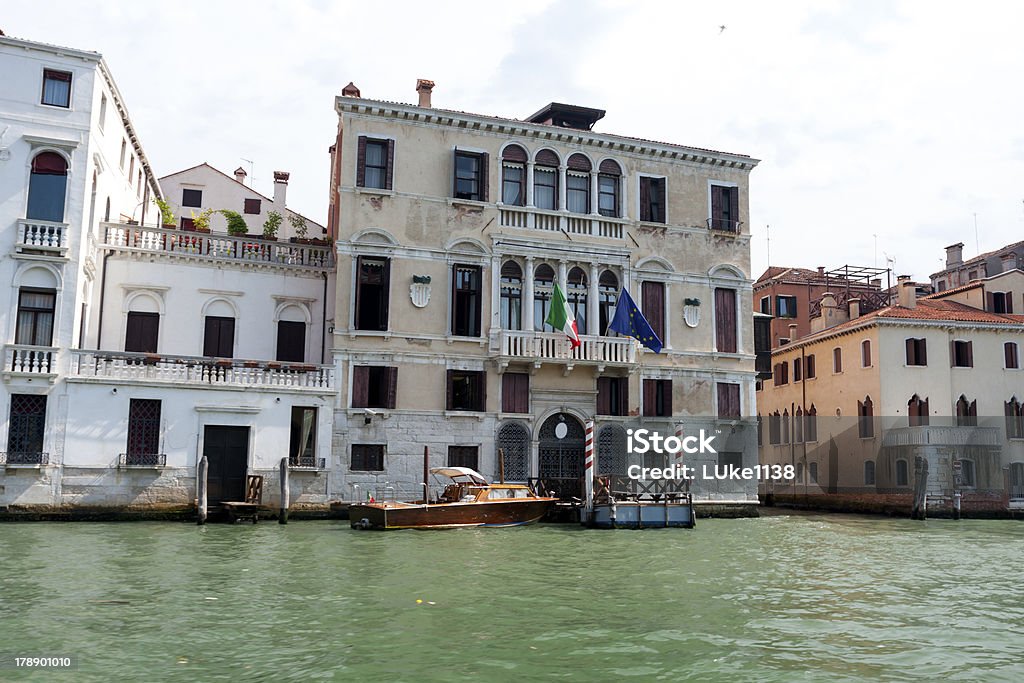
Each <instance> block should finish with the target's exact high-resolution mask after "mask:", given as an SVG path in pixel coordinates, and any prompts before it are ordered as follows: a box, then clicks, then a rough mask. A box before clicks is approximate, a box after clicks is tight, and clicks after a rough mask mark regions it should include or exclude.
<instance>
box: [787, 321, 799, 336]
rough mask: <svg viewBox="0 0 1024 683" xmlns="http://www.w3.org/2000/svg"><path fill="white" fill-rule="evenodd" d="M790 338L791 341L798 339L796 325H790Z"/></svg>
mask: <svg viewBox="0 0 1024 683" xmlns="http://www.w3.org/2000/svg"><path fill="white" fill-rule="evenodd" d="M789 338H790V339H791V340H795V339H797V338H798V337H797V335H796V323H790V324H789Z"/></svg>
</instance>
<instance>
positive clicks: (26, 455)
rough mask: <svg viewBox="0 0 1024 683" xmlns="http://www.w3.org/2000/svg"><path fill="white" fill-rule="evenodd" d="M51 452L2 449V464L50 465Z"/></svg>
mask: <svg viewBox="0 0 1024 683" xmlns="http://www.w3.org/2000/svg"><path fill="white" fill-rule="evenodd" d="M49 464H50V454H49V453H39V452H28V451H8V452H3V451H0V465H49Z"/></svg>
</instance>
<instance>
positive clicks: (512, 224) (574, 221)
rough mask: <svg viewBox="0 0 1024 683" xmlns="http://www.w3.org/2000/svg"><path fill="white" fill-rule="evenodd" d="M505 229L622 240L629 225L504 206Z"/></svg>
mask: <svg viewBox="0 0 1024 683" xmlns="http://www.w3.org/2000/svg"><path fill="white" fill-rule="evenodd" d="M498 213H499V214H500V219H501V225H502V226H503V227H506V228H529V229H533V230H547V231H553V232H560V231H563V230H564V231H565V232H567V233H569V234H570V235H587V236H591V237H607V238H610V239H622V238H623V237H624V236H625V228H624V226H625V225H626V221H623V220H619V219H617V218H606V217H601V218H594V217H592V216H581V215H579V214H574V213H567V212H560V211H545V210H543V209H527V208H516V207H508V206H503V207H501V208H500V209H499V210H498Z"/></svg>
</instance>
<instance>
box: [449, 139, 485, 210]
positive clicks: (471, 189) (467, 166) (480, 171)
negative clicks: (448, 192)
mask: <svg viewBox="0 0 1024 683" xmlns="http://www.w3.org/2000/svg"><path fill="white" fill-rule="evenodd" d="M455 198H456V199H469V200H472V201H477V202H486V201H487V155H486V154H482V153H478V152H460V151H458V150H456V151H455Z"/></svg>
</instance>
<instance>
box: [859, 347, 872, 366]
mask: <svg viewBox="0 0 1024 683" xmlns="http://www.w3.org/2000/svg"><path fill="white" fill-rule="evenodd" d="M860 349H861V352H862V353H861V356H863V357H862V358H861V365H863V366H864V367H866V368H867V367H870V366H871V342H870V341H864V342H862V343H861V345H860Z"/></svg>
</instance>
